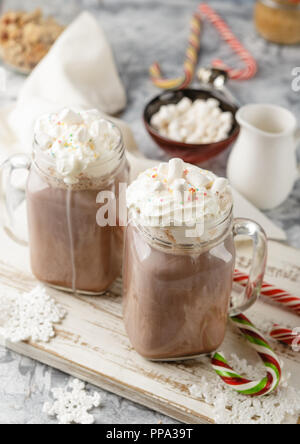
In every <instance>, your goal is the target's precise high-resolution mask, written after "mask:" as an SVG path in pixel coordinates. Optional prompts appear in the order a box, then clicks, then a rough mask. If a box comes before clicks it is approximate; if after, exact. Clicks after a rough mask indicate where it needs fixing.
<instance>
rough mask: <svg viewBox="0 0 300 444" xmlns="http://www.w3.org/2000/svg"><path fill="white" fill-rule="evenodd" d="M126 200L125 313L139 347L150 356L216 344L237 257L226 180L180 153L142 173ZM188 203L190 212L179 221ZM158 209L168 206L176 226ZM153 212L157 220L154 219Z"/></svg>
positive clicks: (191, 352)
mask: <svg viewBox="0 0 300 444" xmlns="http://www.w3.org/2000/svg"><path fill="white" fill-rule="evenodd" d="M179 191H181V192H179ZM185 193H187V196H186V198H185V197H184V194H185ZM197 199H198V200H197ZM127 202H128V207H129V214H130V218H131V220H130V222H129V224H128V227H127V235H126V246H125V259H124V320H125V326H126V330H127V332H128V335H129V338H130V340H131V342H132V344H133V346H134V348H135V349H136V350H137V351H138V352H139V353H140V354H141V355H142V356H144V357H146V358H149V359H176V358H184V357H191V356H196V355H201V354H206V353H210V352H212V351H214V350H216V349H217V348H218V347H219V346H220V345H221V343H222V342H223V340H224V336H225V330H226V325H227V316H228V309H229V303H230V295H231V289H232V276H233V271H234V261H235V248H234V241H233V232H232V223H233V222H232V211H231V208H232V197H231V192H230V188H229V186H228V182H227V180H225V179H219V178H217V177H216V176H215V175H213V174H212V173H210V172H207V171H204V170H200V169H199V168H197V167H195V166H192V165H188V164H184V163H183V162H182V161H181V160H179V159H173V160H171V161H170V162H169V165H167V164H161V165H160V166H159V167H158V168H155V169H153V170H148V171H146V172H145V173H143V174H142V175H141V176H140V177H139V178H138V179H137V181H136V182H135V183H133V184H132V185H131V186H130V187H129V189H128V193H127ZM182 207H185V208H188V207H189V209H190V210H191V211H190V212H189V213H188V217H187V218H188V220H185V221H183V222H182V224H181V226H180V223H179V222H180V221H179V214H180V212H179V209H180V208H182ZM159 208H160V210H159ZM170 209H171V210H170ZM196 210H197V211H196ZM159 211H160V212H161V214H164V217H165V216H166V213H167V212H168V216H169V220H170V224H169V226H165V225H164V224H163V220H165V219H164V217H162V216H159V215H158V213H159ZM151 214H152V215H153V216H155V217H156V220H152V222H153V223H152V224H151V223H150V224H149V217H150V215H151ZM193 218H194V219H193ZM146 222H148V223H146ZM187 222H188V223H187ZM197 224H198V225H199V226H198V228H197ZM199 227H202V230H201V231H200V229H199ZM191 229H193V230H192V231H190V230H191Z"/></svg>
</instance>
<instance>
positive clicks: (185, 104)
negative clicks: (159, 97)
mask: <svg viewBox="0 0 300 444" xmlns="http://www.w3.org/2000/svg"><path fill="white" fill-rule="evenodd" d="M192 103H193V102H192V101H191V99H189V98H188V97H184V98H183V99H182V100H180V102H179V103H178V105H177V110H178V112H179V113H180V114H184V113H186V112H187V111H188V110H189V109H190V108H191V107H192Z"/></svg>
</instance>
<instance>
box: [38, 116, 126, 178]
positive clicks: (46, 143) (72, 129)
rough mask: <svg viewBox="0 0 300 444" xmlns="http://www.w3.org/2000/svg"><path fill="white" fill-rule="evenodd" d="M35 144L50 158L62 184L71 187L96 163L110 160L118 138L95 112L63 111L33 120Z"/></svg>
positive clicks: (117, 134) (112, 127) (117, 133)
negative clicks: (34, 121) (34, 123)
mask: <svg viewBox="0 0 300 444" xmlns="http://www.w3.org/2000/svg"><path fill="white" fill-rule="evenodd" d="M35 141H36V143H37V144H38V146H39V149H40V150H42V151H43V152H44V153H45V154H46V155H48V156H49V158H51V159H52V161H53V162H54V164H55V167H56V171H57V173H58V174H59V175H61V176H62V177H63V179H64V182H65V183H66V184H70V185H71V184H75V183H77V182H78V181H79V179H78V177H79V176H80V174H82V173H84V172H87V170H88V168H89V167H91V166H93V165H95V163H96V162H106V161H108V160H109V159H111V158H112V156H113V152H114V150H115V149H116V147H117V146H118V145H119V144H120V141H121V135H120V132H119V130H118V129H117V128H116V126H115V125H114V124H113V123H111V122H109V121H107V120H104V119H103V118H102V117H101V114H100V113H99V111H97V110H89V111H74V110H71V109H63V110H62V111H60V112H58V113H54V114H48V115H45V116H42V117H40V118H39V119H38V120H37V122H36V125H35Z"/></svg>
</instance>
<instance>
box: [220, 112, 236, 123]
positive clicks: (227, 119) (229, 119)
mask: <svg viewBox="0 0 300 444" xmlns="http://www.w3.org/2000/svg"><path fill="white" fill-rule="evenodd" d="M220 120H221V122H226V123H227V122H230V123H232V120H233V116H232V114H231V112H229V111H227V112H225V113H222V114H221V117H220Z"/></svg>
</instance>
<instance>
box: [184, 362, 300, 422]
mask: <svg viewBox="0 0 300 444" xmlns="http://www.w3.org/2000/svg"><path fill="white" fill-rule="evenodd" d="M231 362H232V363H233V368H235V369H236V371H237V372H238V373H241V374H245V375H247V376H248V377H249V378H252V379H253V378H257V377H258V376H259V377H261V376H263V375H264V369H263V367H262V366H261V364H258V365H257V366H256V367H254V366H251V365H248V364H247V361H246V360H245V359H242V360H241V359H239V358H238V356H236V355H232V356H231ZM289 378H290V375H289V374H286V375H285V377H284V378H283V381H282V382H281V385H280V387H279V388H278V389H277V390H276V391H275V392H273V393H272V394H270V395H269V396H264V397H259V398H254V397H248V396H243V395H240V394H239V393H236V392H235V391H233V390H231V389H230V388H229V387H227V386H226V385H225V384H224V383H223V381H221V379H218V380H217V381H216V383H214V384H212V382H211V381H210V382H208V381H207V380H206V378H204V377H203V378H202V379H201V380H200V383H199V384H197V385H193V386H191V387H190V393H191V395H192V396H193V397H195V398H198V399H201V400H204V401H205V402H207V403H208V404H211V405H213V406H214V420H215V422H216V423H217V424H282V423H284V422H286V421H288V420H289V416H290V417H294V416H298V415H299V413H300V392H299V391H297V390H295V389H294V388H292V387H289V386H288V379H289Z"/></svg>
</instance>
